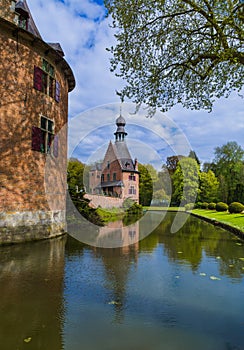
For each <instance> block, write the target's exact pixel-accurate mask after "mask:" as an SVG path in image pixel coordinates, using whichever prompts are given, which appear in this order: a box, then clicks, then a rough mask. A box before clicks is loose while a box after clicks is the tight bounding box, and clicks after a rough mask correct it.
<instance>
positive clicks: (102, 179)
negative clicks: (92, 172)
mask: <svg viewBox="0 0 244 350" xmlns="http://www.w3.org/2000/svg"><path fill="white" fill-rule="evenodd" d="M101 182H104V174H102V176H101Z"/></svg>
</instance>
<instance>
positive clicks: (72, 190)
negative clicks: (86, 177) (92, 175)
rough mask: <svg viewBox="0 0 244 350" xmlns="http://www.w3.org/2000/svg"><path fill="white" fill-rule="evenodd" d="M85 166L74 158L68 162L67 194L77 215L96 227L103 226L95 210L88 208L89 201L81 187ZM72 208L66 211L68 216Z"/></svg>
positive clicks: (82, 186)
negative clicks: (77, 212)
mask: <svg viewBox="0 0 244 350" xmlns="http://www.w3.org/2000/svg"><path fill="white" fill-rule="evenodd" d="M84 169H85V164H83V163H82V162H80V161H79V160H78V159H76V158H71V159H70V160H69V162H68V169H67V182H68V189H69V194H70V197H71V199H72V202H73V204H74V205H75V207H76V209H77V210H78V211H79V213H80V214H81V215H82V216H83V217H84V218H86V219H88V220H89V221H91V222H92V223H94V224H97V225H103V221H102V219H101V217H100V216H99V214H98V212H97V210H96V209H94V208H91V207H90V206H89V202H90V201H89V199H87V198H85V197H84V195H85V191H84V185H83V173H84ZM72 210H73V209H72V208H69V209H68V212H69V216H72Z"/></svg>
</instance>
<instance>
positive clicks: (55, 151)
mask: <svg viewBox="0 0 244 350" xmlns="http://www.w3.org/2000/svg"><path fill="white" fill-rule="evenodd" d="M53 155H54V157H56V158H57V157H58V135H55V136H54V139H53Z"/></svg>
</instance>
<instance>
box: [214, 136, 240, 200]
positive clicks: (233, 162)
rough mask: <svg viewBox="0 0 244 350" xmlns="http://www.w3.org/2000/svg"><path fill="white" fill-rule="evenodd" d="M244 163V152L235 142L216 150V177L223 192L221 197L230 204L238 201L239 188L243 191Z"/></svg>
mask: <svg viewBox="0 0 244 350" xmlns="http://www.w3.org/2000/svg"><path fill="white" fill-rule="evenodd" d="M243 161H244V150H243V149H242V147H241V146H239V145H238V144H237V142H235V141H231V142H227V143H226V144H225V145H223V146H222V147H216V148H215V159H214V163H215V168H216V175H217V176H218V177H219V179H220V189H221V188H222V191H223V192H222V194H221V192H220V196H222V197H223V196H224V197H225V198H226V202H228V203H230V202H233V201H236V200H238V192H237V187H239V189H241V188H242V186H243V175H242V174H243ZM224 193H225V195H224Z"/></svg>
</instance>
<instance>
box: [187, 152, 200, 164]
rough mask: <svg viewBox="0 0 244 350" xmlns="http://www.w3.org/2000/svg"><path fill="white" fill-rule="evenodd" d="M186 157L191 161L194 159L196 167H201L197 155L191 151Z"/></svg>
mask: <svg viewBox="0 0 244 350" xmlns="http://www.w3.org/2000/svg"><path fill="white" fill-rule="evenodd" d="M188 157H189V158H192V159H195V160H196V162H197V164H198V165H201V162H200V160H199V158H198V156H197V154H196V152H195V151H193V150H191V151H190V153H189V155H188Z"/></svg>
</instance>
